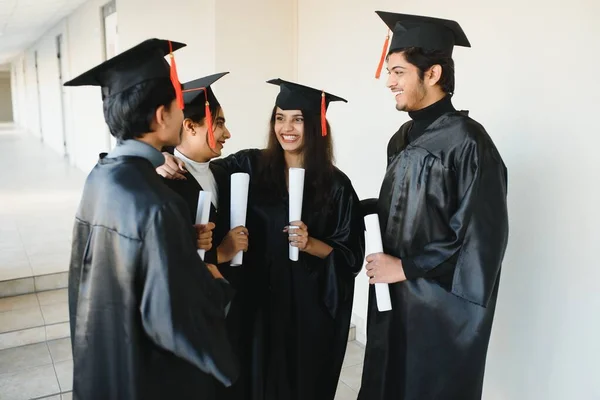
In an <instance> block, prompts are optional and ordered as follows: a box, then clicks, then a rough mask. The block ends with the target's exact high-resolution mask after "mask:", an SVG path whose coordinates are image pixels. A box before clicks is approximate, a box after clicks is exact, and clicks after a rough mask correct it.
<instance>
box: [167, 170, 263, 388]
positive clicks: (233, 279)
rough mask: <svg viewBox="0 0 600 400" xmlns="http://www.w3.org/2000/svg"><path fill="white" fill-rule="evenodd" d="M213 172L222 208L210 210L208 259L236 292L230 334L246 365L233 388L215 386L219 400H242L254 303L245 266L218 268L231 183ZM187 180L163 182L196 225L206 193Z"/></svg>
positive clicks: (221, 173)
mask: <svg viewBox="0 0 600 400" xmlns="http://www.w3.org/2000/svg"><path fill="white" fill-rule="evenodd" d="M209 168H210V170H211V172H212V173H213V176H214V178H215V182H216V184H217V188H218V190H219V198H218V204H217V205H218V208H215V207H214V205H212V204H211V207H210V221H211V222H213V223H214V224H215V229H214V231H213V247H212V249H211V250H209V251H207V252H206V255H205V257H204V259H205V261H206V262H207V263H212V264H215V265H217V266H218V268H219V271H220V272H221V273H222V274H223V277H224V278H225V279H227V281H228V282H229V283H230V284H231V286H232V287H233V288H234V289H235V291H236V293H235V296H234V297H233V300H232V301H231V304H230V307H229V310H228V314H227V320H226V323H227V333H228V337H229V340H230V342H231V344H232V347H233V349H234V352H235V354H236V357H237V358H238V359H239V360H240V362H242V364H243V365H246V368H242V370H241V371H240V376H239V378H238V380H236V382H234V383H233V385H231V386H229V387H225V386H223V385H222V384H220V383H219V382H217V381H216V382H215V384H216V393H217V396H216V398H217V399H219V400H224V399H242V398H244V397H243V393H245V392H247V391H248V389H247V387H248V384H247V381H248V379H249V376H248V374H247V371H249V370H250V367H249V362H250V361H249V358H250V346H251V343H252V337H251V335H249V334H248V332H249V331H248V327H249V326H252V324H253V322H252V318H251V317H252V313H251V312H246V310H245V308H246V304H247V303H248V301H251V299H248V295H247V293H248V289H247V284H246V283H247V282H246V281H247V279H246V278H245V277H244V273H245V272H246V270H245V269H244V268H242V267H241V266H237V267H232V266H230V263H229V262H226V263H221V264H217V251H216V250H217V246H218V245H219V244H220V243H221V241H222V240H223V239H224V238H225V236H226V235H227V234H228V233H229V230H230V207H231V205H230V203H231V198H230V193H231V179H230V174H228V173H227V171H226V170H225V169H224V168H223V167H222V166H219V165H218V164H217V163H214V162H211V163H210V164H209ZM185 177H186V178H187V179H186V180H174V179H163V182H165V183H166V184H167V186H169V187H170V188H171V189H172V190H173V191H175V192H176V193H177V194H179V195H180V196H181V197H183V199H184V200H185V202H186V203H187V205H188V208H189V210H190V216H191V222H192V224H194V223H195V222H196V213H197V209H198V195H199V193H200V191H201V190H203V189H202V186H200V184H199V183H198V181H196V179H195V178H194V176H193V175H192V174H191V173H189V172H187V173H186V174H185Z"/></svg>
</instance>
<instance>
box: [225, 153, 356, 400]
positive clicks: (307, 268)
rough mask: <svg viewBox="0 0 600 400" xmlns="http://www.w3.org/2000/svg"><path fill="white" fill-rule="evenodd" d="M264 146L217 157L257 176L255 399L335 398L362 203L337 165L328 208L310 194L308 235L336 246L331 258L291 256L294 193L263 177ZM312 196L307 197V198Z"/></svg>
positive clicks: (251, 253) (252, 249) (251, 215)
mask: <svg viewBox="0 0 600 400" xmlns="http://www.w3.org/2000/svg"><path fill="white" fill-rule="evenodd" d="M261 155H262V152H261V151H260V150H245V151H242V152H239V153H236V154H234V155H232V156H229V157H227V158H225V159H222V160H217V161H215V162H216V163H218V164H219V165H220V166H223V167H224V168H225V169H226V170H228V171H229V173H234V172H246V173H248V174H250V177H251V178H250V193H249V200H248V218H247V227H248V229H249V232H250V245H249V250H248V253H246V254H245V256H244V265H243V268H245V269H247V271H249V274H250V276H252V280H251V282H253V287H252V292H253V293H252V296H251V297H252V298H253V299H254V301H253V305H252V307H253V311H252V312H253V313H254V315H255V318H254V325H253V332H254V336H255V340H254V342H253V343H252V348H253V350H252V355H251V363H250V364H251V371H252V374H251V375H252V378H251V386H252V396H251V397H250V398H251V399H253V400H276V399H277V400H279V399H289V400H304V399H314V400H320V399H323V400H333V398H334V396H335V391H336V388H337V384H338V379H339V375H340V371H341V367H342V362H343V359H344V354H345V351H346V345H347V339H348V331H349V328H350V317H351V312H352V301H353V294H354V278H355V276H356V274H357V273H358V272H359V271H360V269H361V267H362V265H363V260H364V226H363V219H362V214H361V210H360V203H359V201H358V198H357V196H356V193H355V191H354V189H353V187H352V184H351V182H350V180H349V179H348V178H347V177H346V175H344V174H343V173H342V172H341V171H339V170H338V169H335V171H334V178H333V182H332V185H331V204H330V205H329V207H323V208H318V209H317V208H314V207H312V206H311V205H310V204H311V203H310V202H309V201H308V200H305V202H304V207H303V210H302V220H303V222H304V223H305V224H306V225H307V226H308V231H309V234H310V235H311V236H312V237H315V238H317V239H319V240H322V241H323V242H325V243H327V244H329V245H330V246H331V247H332V248H333V251H332V253H331V254H330V255H329V256H328V257H327V258H325V259H320V258H318V257H314V256H311V255H309V254H308V253H305V252H300V257H299V261H298V262H293V261H290V260H289V252H288V246H289V245H288V243H289V242H288V235H287V233H284V232H283V229H284V227H285V226H286V225H288V224H289V222H290V221H289V216H288V196H287V192H286V193H285V194H284V195H282V196H279V195H277V194H275V193H274V191H272V190H265V188H263V187H261V186H260V185H259V183H258V179H257V174H258V169H259V168H260V163H261V157H262V156H261ZM305 199H306V197H305Z"/></svg>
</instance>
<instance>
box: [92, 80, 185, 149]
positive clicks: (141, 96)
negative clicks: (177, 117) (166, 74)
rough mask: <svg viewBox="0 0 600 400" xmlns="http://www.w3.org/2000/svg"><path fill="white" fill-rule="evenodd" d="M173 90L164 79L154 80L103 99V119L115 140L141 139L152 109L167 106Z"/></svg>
mask: <svg viewBox="0 0 600 400" xmlns="http://www.w3.org/2000/svg"><path fill="white" fill-rule="evenodd" d="M174 99H175V89H174V88H173V84H172V83H171V80H170V79H168V78H164V79H154V80H149V81H145V82H142V83H139V84H137V85H135V86H132V87H130V88H129V89H127V90H124V91H123V92H121V93H117V94H115V95H113V96H109V97H105V98H104V99H103V109H104V120H105V121H106V124H107V125H108V128H109V130H110V133H111V135H113V136H114V137H115V138H116V139H117V140H118V141H124V140H128V139H134V138H139V137H142V136H143V135H144V134H145V133H147V132H150V124H151V123H152V120H153V118H154V113H155V112H156V109H157V108H158V107H160V106H165V107H167V108H168V107H169V106H170V105H171V103H172V102H173V100H174Z"/></svg>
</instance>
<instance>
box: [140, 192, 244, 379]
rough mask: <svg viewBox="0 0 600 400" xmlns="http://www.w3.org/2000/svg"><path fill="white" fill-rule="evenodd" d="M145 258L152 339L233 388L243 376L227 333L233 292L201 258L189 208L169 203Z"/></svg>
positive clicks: (145, 320)
mask: <svg viewBox="0 0 600 400" xmlns="http://www.w3.org/2000/svg"><path fill="white" fill-rule="evenodd" d="M182 209H183V210H182ZM142 254H143V262H142V271H143V272H142V274H141V275H142V276H141V277H140V281H141V284H142V300H141V305H140V313H141V319H142V324H143V327H144V330H145V332H146V334H147V335H148V337H149V338H150V340H152V341H153V342H154V343H155V344H156V345H157V346H159V347H161V348H163V349H165V350H167V351H169V352H172V353H173V354H175V355H176V356H177V357H179V358H182V359H184V360H186V361H188V362H189V363H191V364H193V365H195V366H196V367H198V368H199V369H200V370H202V371H204V372H205V373H208V374H211V375H213V376H214V377H215V378H216V379H218V380H219V381H220V382H221V383H223V384H224V385H225V386H230V385H231V384H232V383H233V382H234V381H235V379H236V378H237V376H238V365H237V362H236V359H235V358H234V354H233V351H232V349H231V346H230V344H229V342H228V340H227V334H226V328H225V313H226V311H225V309H226V306H227V304H228V303H229V301H230V300H231V297H232V292H233V290H232V289H231V288H230V287H229V285H228V284H227V282H226V281H224V280H223V279H214V278H213V276H212V274H211V273H210V271H209V270H208V268H207V267H206V265H205V264H204V262H202V260H201V259H200V257H199V256H198V253H197V251H196V246H195V233H194V231H193V228H192V226H191V225H190V223H189V220H188V217H187V213H186V212H185V209H184V206H183V205H181V206H178V205H177V204H172V203H168V204H166V205H163V206H162V207H161V208H160V209H158V210H157V211H156V213H155V215H154V218H152V221H151V223H150V225H149V227H148V229H147V231H146V234H145V236H144V240H143V248H142Z"/></svg>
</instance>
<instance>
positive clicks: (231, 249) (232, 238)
mask: <svg viewBox="0 0 600 400" xmlns="http://www.w3.org/2000/svg"><path fill="white" fill-rule="evenodd" d="M240 251H243V252H246V251H248V229H246V228H245V227H243V226H238V227H236V228H233V229H232V230H230V231H229V233H227V236H225V237H224V238H223V241H222V242H221V244H220V245H219V247H217V262H218V263H219V264H221V263H224V262H229V261H231V260H233V257H235V255H236V254H237V253H239V252H240Z"/></svg>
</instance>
